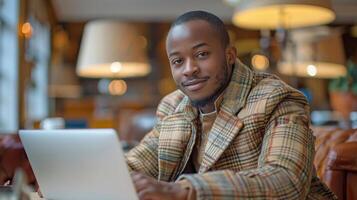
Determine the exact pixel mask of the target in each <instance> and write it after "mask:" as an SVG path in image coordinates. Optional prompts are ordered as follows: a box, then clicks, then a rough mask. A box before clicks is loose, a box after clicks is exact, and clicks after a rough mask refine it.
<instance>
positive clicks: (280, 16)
mask: <svg viewBox="0 0 357 200" xmlns="http://www.w3.org/2000/svg"><path fill="white" fill-rule="evenodd" d="M334 19H335V13H334V12H333V10H332V9H331V2H330V1H329V0H241V1H240V2H239V3H238V4H237V6H236V10H235V13H234V15H233V24H235V25H237V26H239V27H242V28H247V29H277V28H284V29H290V28H300V27H306V26H314V25H320V24H326V23H329V22H331V21H333V20H334Z"/></svg>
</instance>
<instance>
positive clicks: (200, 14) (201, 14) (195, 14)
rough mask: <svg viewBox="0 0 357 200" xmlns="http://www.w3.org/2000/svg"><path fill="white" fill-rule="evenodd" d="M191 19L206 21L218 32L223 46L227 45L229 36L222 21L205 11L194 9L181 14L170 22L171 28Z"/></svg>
mask: <svg viewBox="0 0 357 200" xmlns="http://www.w3.org/2000/svg"><path fill="white" fill-rule="evenodd" d="M193 20H203V21H206V22H208V23H209V24H210V25H211V26H212V27H213V28H214V29H215V30H216V31H217V33H218V34H219V36H220V39H221V42H222V45H223V47H227V46H228V44H229V36H228V32H227V29H226V27H225V25H224V23H223V21H222V20H221V19H220V18H219V17H217V16H216V15H214V14H212V13H209V12H206V11H202V10H194V11H189V12H186V13H184V14H182V15H181V16H179V17H178V18H176V20H175V21H174V22H173V23H172V24H171V29H172V28H173V27H175V26H177V25H180V24H183V23H186V22H189V21H193Z"/></svg>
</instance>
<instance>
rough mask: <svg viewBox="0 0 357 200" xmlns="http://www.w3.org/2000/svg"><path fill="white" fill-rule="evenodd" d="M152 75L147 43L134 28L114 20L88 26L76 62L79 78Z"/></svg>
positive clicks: (101, 21)
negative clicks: (150, 73)
mask: <svg viewBox="0 0 357 200" xmlns="http://www.w3.org/2000/svg"><path fill="white" fill-rule="evenodd" d="M149 72H150V65H149V62H148V58H147V54H146V39H145V37H143V36H141V35H140V34H139V32H138V29H137V28H136V26H135V25H133V24H129V23H123V22H118V21H113V20H96V21H91V22H89V23H87V24H86V26H85V29H84V33H83V38H82V42H81V47H80V51H79V57H78V62H77V74H78V75H79V76H82V77H90V78H103V77H107V78H113V77H117V78H123V77H138V76H145V75H147V74H148V73H149Z"/></svg>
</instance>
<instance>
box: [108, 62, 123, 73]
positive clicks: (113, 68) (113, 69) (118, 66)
mask: <svg viewBox="0 0 357 200" xmlns="http://www.w3.org/2000/svg"><path fill="white" fill-rule="evenodd" d="M121 68H122V66H121V63H120V62H113V63H112V64H111V65H110V71H111V72H113V73H118V72H120V70H121Z"/></svg>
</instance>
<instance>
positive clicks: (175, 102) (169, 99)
mask: <svg viewBox="0 0 357 200" xmlns="http://www.w3.org/2000/svg"><path fill="white" fill-rule="evenodd" d="M185 96H186V95H185V94H184V93H183V92H182V91H180V90H175V91H173V92H171V93H170V94H168V95H166V96H165V97H164V98H162V100H161V101H160V104H159V105H158V108H157V115H159V116H162V117H163V116H167V115H170V114H172V113H174V112H175V111H176V109H177V107H178V106H179V104H180V103H181V102H182V100H183V99H184V98H185Z"/></svg>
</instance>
